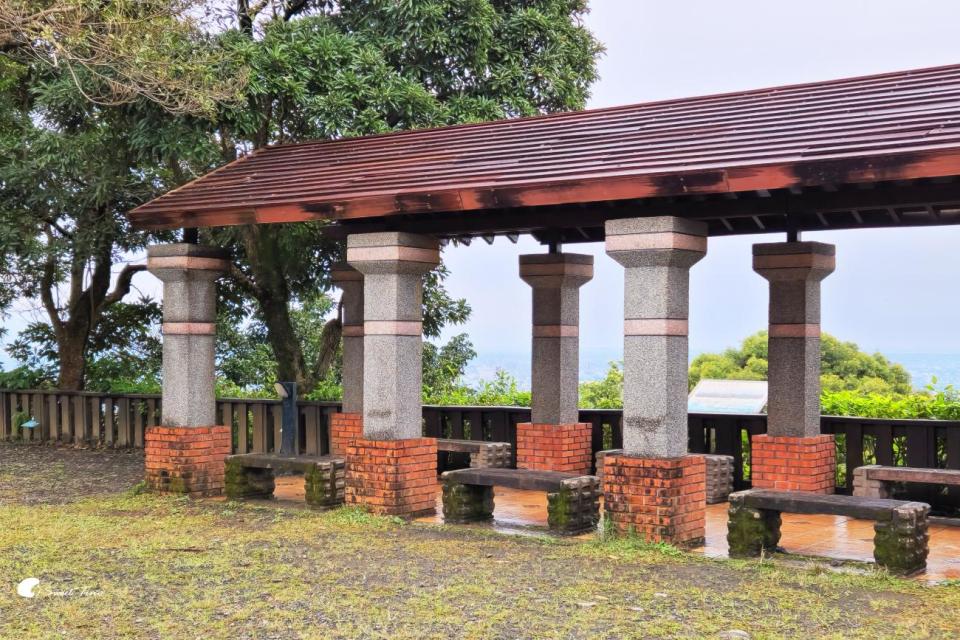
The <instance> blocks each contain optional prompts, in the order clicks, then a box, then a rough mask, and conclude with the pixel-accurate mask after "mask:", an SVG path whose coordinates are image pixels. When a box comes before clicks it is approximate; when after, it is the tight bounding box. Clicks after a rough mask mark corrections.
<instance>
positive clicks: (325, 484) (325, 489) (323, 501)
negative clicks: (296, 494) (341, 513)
mask: <svg viewBox="0 0 960 640" xmlns="http://www.w3.org/2000/svg"><path fill="white" fill-rule="evenodd" d="M342 469H343V468H342V466H341V467H340V470H341V473H342ZM342 480H343V479H342V478H338V477H337V467H336V466H334V465H315V466H312V467H310V468H309V469H307V471H306V472H304V474H303V487H304V492H305V494H306V501H307V504H309V505H310V506H313V507H334V506H337V505H340V504H343V486H342V485H343V483H342Z"/></svg>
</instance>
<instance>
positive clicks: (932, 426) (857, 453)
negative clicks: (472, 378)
mask: <svg viewBox="0 0 960 640" xmlns="http://www.w3.org/2000/svg"><path fill="white" fill-rule="evenodd" d="M338 410H339V405H338V404H337V403H335V402H309V401H302V402H300V403H299V412H300V430H299V434H298V446H299V450H300V451H301V452H303V453H307V454H315V455H324V454H327V453H329V442H330V438H329V429H328V425H329V420H328V416H329V414H330V413H333V412H335V411H338ZM217 412H218V418H219V421H220V423H221V424H229V425H231V426H232V427H233V438H234V442H233V449H234V451H235V452H237V453H248V452H250V453H261V452H269V451H273V450H274V448H275V444H276V443H279V442H280V412H281V408H280V402H279V401H278V400H250V399H222V400H219V401H218V402H217ZM30 417H33V418H35V419H36V420H37V422H39V426H38V427H36V428H35V429H25V428H22V427H19V425H20V424H22V423H23V422H24V421H25V420H26V419H28V418H30ZM159 417H160V397H159V396H158V395H138V394H114V395H110V394H99V393H90V392H72V393H65V392H56V391H15V392H14V391H0V440H11V439H19V440H24V441H37V442H51V441H56V442H65V443H74V444H81V445H90V446H114V447H142V446H143V433H144V429H145V428H146V427H147V426H150V425H155V424H157V423H158V420H159ZM423 418H424V435H426V436H431V437H438V438H462V439H467V440H487V441H498V442H509V443H511V444H512V445H513V446H514V451H516V444H517V429H516V425H517V423H519V422H525V421H528V420H529V419H530V410H529V409H528V408H524V407H439V406H429V405H428V406H424V408H423ZM580 420H581V421H583V422H589V423H590V424H591V425H592V427H593V429H592V432H593V435H592V440H593V450H594V452H596V451H600V450H602V449H616V448H619V447H621V446H622V444H623V432H622V425H621V422H622V415H621V412H620V411H619V410H614V409H587V410H582V411H581V412H580ZM688 424H689V437H690V450H691V451H693V452H696V453H719V454H727V455H732V456H733V457H734V472H735V474H736V477H735V485H736V487H737V488H738V489H744V488H748V487H749V486H750V436H752V435H755V434H759V433H765V432H766V430H767V419H766V416H763V415H724V414H690V416H689V423H688ZM821 431H822V432H823V433H832V434H834V435H836V441H837V491H838V492H841V493H849V492H850V491H851V490H852V486H853V478H852V474H851V473H849V471H851V470H853V469H855V468H856V467H858V466H861V465H863V464H884V465H906V466H911V467H926V468H934V469H960V421H950V420H886V419H876V418H855V417H836V416H823V417H822V418H821ZM466 464H467V459H466V457H465V456H464V455H462V454H441V455H440V460H439V470H440V471H443V470H446V469H451V468H458V467H462V466H465V465H466ZM909 495H910V497H912V498H920V499H924V500H926V501H929V502H931V503H932V504H935V505H937V506H938V508H940V509H943V510H951V511H960V491H956V490H955V489H953V490H950V491H947V490H944V489H941V488H935V487H926V488H925V487H920V488H914V489H911V493H910V494H909Z"/></svg>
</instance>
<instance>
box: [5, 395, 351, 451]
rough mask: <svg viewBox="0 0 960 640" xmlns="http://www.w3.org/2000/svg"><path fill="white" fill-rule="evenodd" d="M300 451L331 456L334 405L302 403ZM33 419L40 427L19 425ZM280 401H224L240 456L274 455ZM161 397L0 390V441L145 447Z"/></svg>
mask: <svg viewBox="0 0 960 640" xmlns="http://www.w3.org/2000/svg"><path fill="white" fill-rule="evenodd" d="M298 407H299V412H300V430H299V434H298V436H299V437H298V447H299V450H300V451H301V452H303V453H306V454H312V455H325V454H327V453H329V452H330V444H329V443H330V437H329V436H330V434H329V431H328V424H329V421H328V419H327V416H328V415H329V414H330V413H333V412H335V411H338V410H339V408H340V405H339V404H338V403H336V402H310V401H302V402H299V403H298ZM31 417H32V418H34V419H35V420H36V421H37V422H38V423H39V425H38V426H37V427H36V428H33V429H28V428H24V427H22V426H20V425H22V424H23V422H25V421H26V420H27V419H29V418H31ZM280 417H281V406H280V401H279V400H251V399H222V400H218V401H217V420H218V422H219V423H220V424H229V425H230V426H231V427H233V450H234V451H235V452H236V453H264V452H269V451H273V450H274V448H275V444H276V443H279V442H280ZM159 421H160V396H159V395H149V394H102V393H93V392H59V391H0V440H22V441H25V442H33V441H36V442H63V443H71V444H78V445H85V446H109V447H142V446H143V433H144V430H145V429H146V427H148V426H152V425H156V424H159Z"/></svg>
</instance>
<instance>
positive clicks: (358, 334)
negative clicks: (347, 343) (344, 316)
mask: <svg viewBox="0 0 960 640" xmlns="http://www.w3.org/2000/svg"><path fill="white" fill-rule="evenodd" d="M340 335H342V336H343V337H344V338H362V337H363V325H362V324H345V325H343V328H342V329H341V330H340Z"/></svg>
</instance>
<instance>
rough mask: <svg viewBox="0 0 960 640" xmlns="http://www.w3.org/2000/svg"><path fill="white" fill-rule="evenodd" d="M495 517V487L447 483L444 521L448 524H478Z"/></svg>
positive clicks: (444, 484) (445, 487)
mask: <svg viewBox="0 0 960 640" xmlns="http://www.w3.org/2000/svg"><path fill="white" fill-rule="evenodd" d="M492 517H493V487H484V486H481V485H473V484H460V483H459V482H451V481H445V482H444V483H443V519H444V520H445V521H446V522H453V523H456V522H477V521H482V520H489V519H490V518H492Z"/></svg>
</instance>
